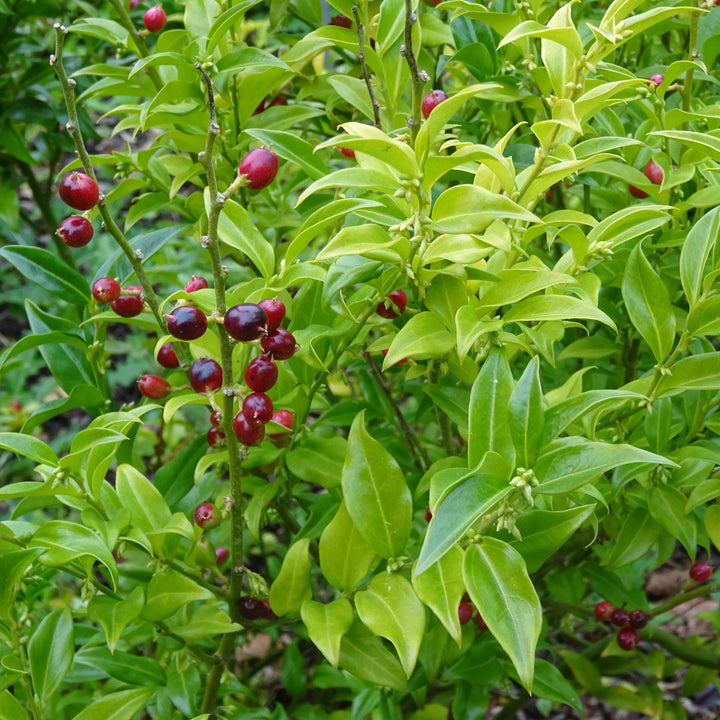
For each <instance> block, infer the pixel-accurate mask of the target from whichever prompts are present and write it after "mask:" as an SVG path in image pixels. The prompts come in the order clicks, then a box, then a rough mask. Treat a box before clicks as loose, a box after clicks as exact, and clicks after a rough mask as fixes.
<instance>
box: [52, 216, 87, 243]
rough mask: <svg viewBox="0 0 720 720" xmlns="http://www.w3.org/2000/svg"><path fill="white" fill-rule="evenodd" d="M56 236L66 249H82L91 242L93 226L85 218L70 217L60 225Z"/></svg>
mask: <svg viewBox="0 0 720 720" xmlns="http://www.w3.org/2000/svg"><path fill="white" fill-rule="evenodd" d="M57 234H58V237H59V238H60V239H61V240H62V241H63V242H64V243H65V244H66V245H67V246H68V247H83V246H85V245H87V244H88V243H89V242H90V241H91V240H92V236H93V226H92V223H91V222H90V221H89V220H88V219H87V218H86V217H83V216H82V215H71V216H70V217H67V218H65V219H64V220H63V221H62V222H61V223H60V227H59V228H58V229H57Z"/></svg>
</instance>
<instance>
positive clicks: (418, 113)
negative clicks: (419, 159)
mask: <svg viewBox="0 0 720 720" xmlns="http://www.w3.org/2000/svg"><path fill="white" fill-rule="evenodd" d="M416 22H417V15H416V14H415V13H414V12H413V9H412V0H405V44H404V45H403V46H402V47H401V48H400V52H401V53H402V54H403V55H404V56H405V59H406V60H407V64H408V67H409V68H410V80H411V82H412V117H409V118H408V120H407V124H408V126H409V127H410V144H411V145H415V138H416V137H417V134H418V131H419V130H420V123H421V122H422V120H421V117H422V93H423V86H424V85H425V82H427V81H425V80H423V78H422V77H421V75H420V70H419V69H418V64H417V60H416V59H415V53H414V52H413V47H412V28H413V25H414V24H415V23H416ZM428 79H429V78H428Z"/></svg>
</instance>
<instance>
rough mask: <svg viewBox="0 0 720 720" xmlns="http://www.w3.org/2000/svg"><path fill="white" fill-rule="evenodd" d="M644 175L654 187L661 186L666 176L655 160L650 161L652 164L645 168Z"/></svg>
mask: <svg viewBox="0 0 720 720" xmlns="http://www.w3.org/2000/svg"><path fill="white" fill-rule="evenodd" d="M643 173H644V175H645V177H646V178H647V179H648V180H649V181H650V182H651V183H652V184H653V185H660V184H661V183H662V181H663V177H664V176H665V173H663V169H662V168H661V167H660V166H659V165H658V164H657V163H656V162H655V161H654V160H650V162H649V163H648V164H647V165H646V166H645V169H644V170H643Z"/></svg>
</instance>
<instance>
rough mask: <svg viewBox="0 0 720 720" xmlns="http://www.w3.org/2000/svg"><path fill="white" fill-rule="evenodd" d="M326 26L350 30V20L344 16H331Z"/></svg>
mask: <svg viewBox="0 0 720 720" xmlns="http://www.w3.org/2000/svg"><path fill="white" fill-rule="evenodd" d="M328 25H335V26H336V27H344V28H348V29H350V28H351V27H352V20H351V19H350V18H349V17H346V16H345V15H333V16H332V17H331V18H330V20H328Z"/></svg>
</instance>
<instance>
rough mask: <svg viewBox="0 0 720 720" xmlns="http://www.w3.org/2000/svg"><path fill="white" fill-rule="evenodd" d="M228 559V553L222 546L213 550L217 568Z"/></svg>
mask: <svg viewBox="0 0 720 720" xmlns="http://www.w3.org/2000/svg"><path fill="white" fill-rule="evenodd" d="M229 557H230V551H229V550H228V549H227V548H226V547H225V546H224V545H218V546H217V547H216V548H215V559H216V560H217V564H218V567H220V565H222V564H223V563H226V562H227V559H228V558H229Z"/></svg>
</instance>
